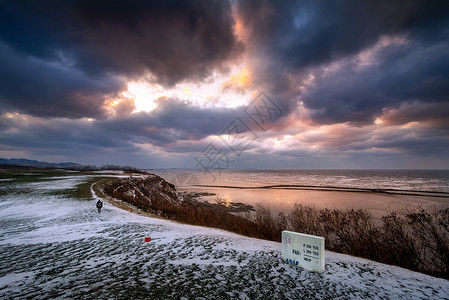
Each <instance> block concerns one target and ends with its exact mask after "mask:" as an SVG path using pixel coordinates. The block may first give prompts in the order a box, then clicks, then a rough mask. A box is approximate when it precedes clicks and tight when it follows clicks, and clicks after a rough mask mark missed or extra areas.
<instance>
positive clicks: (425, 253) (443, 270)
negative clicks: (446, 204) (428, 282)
mask: <svg viewBox="0 0 449 300" xmlns="http://www.w3.org/2000/svg"><path fill="white" fill-rule="evenodd" d="M405 217H406V219H407V221H408V225H409V227H410V230H411V232H412V233H413V236H414V238H415V239H416V240H417V243H418V245H419V247H420V249H421V251H420V264H419V269H421V270H423V271H425V272H427V273H437V274H441V275H442V276H444V277H446V278H448V277H449V227H448V223H449V221H448V219H449V209H444V210H439V211H436V212H434V213H429V212H427V211H425V210H424V209H422V208H420V209H418V210H416V211H413V212H409V213H407V214H406V215H405Z"/></svg>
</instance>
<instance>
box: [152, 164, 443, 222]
mask: <svg viewBox="0 0 449 300" xmlns="http://www.w3.org/2000/svg"><path fill="white" fill-rule="evenodd" d="M151 172H153V173H156V174H158V175H160V176H161V177H163V178H164V179H166V180H167V181H170V182H172V183H174V184H175V185H176V186H177V188H178V190H182V191H193V192H211V193H215V194H217V195H216V196H210V197H204V200H208V201H211V200H213V199H214V198H216V197H220V198H221V199H223V200H225V201H228V202H243V203H247V204H251V205H262V206H265V207H268V208H270V209H273V210H274V211H289V210H291V209H292V208H293V206H294V204H304V205H309V206H314V207H318V208H325V207H327V208H338V209H348V208H365V209H368V210H370V211H371V212H373V213H375V214H376V215H383V214H385V213H388V212H390V211H397V210H401V209H404V208H410V207H417V206H421V207H424V208H428V209H435V208H441V207H445V206H446V207H447V206H448V205H449V194H448V193H449V170H224V171H221V173H218V172H215V173H213V174H214V176H211V175H210V174H208V173H206V172H204V171H201V170H194V171H191V170H188V171H186V170H151ZM200 185H203V186H200ZM204 185H213V186H222V187H205V186H204ZM270 185H300V186H314V187H339V188H362V189H379V190H398V191H409V193H415V192H419V193H418V194H420V195H400V194H395V195H390V194H383V193H361V192H357V191H356V192H348V191H343V192H342V191H333V190H326V191H317V190H308V189H287V188H284V189H258V188H256V187H262V186H270ZM235 187H250V188H251V187H252V188H251V189H238V188H235ZM423 192H426V193H423ZM428 192H431V193H428ZM436 192H438V193H440V194H438V196H439V197H435V195H436V194H435V193H436ZM399 193H400V192H399Z"/></svg>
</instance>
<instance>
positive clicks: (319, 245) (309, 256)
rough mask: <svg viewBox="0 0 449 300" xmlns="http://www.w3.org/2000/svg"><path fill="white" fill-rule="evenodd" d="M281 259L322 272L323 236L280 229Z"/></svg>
mask: <svg viewBox="0 0 449 300" xmlns="http://www.w3.org/2000/svg"><path fill="white" fill-rule="evenodd" d="M282 259H283V260H284V261H285V262H287V263H289V264H292V265H296V266H300V267H302V268H304V269H307V270H310V271H313V272H319V273H323V272H324V237H320V236H314V235H308V234H303V233H297V232H293V231H287V230H284V231H282Z"/></svg>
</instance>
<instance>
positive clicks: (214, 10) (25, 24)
mask: <svg viewBox="0 0 449 300" xmlns="http://www.w3.org/2000/svg"><path fill="white" fill-rule="evenodd" d="M233 25H234V21H233V18H232V12H231V7H230V4H229V3H228V2H227V1H215V2H209V1H193V2H192V1H138V0H136V1H126V2H125V1H36V2H33V1H10V2H6V1H3V2H2V3H1V4H0V43H1V44H0V45H1V51H2V52H3V53H2V62H1V63H2V64H5V66H3V67H1V68H0V78H1V79H0V88H1V89H0V96H1V97H2V102H6V103H7V104H9V105H14V106H15V105H17V107H18V108H20V109H22V110H23V111H26V112H29V113H32V114H36V115H40V114H44V115H45V114H46V115H61V116H73V117H78V116H80V115H83V114H85V116H92V115H94V116H101V115H102V114H104V111H102V108H101V103H102V101H103V100H104V98H105V97H107V96H108V95H109V94H110V93H111V92H114V91H115V92H119V91H120V90H121V89H123V83H121V84H119V82H117V81H118V80H117V79H116V78H117V77H118V76H122V78H123V77H125V78H128V79H131V78H139V77H141V76H142V75H144V74H145V73H146V72H147V71H149V72H151V74H152V75H153V77H152V78H150V80H154V81H157V82H158V83H161V84H163V85H166V86H170V85H173V84H175V83H177V82H180V81H183V80H192V81H193V80H202V79H204V78H205V77H207V76H208V75H210V74H211V72H212V71H213V70H214V69H224V68H225V66H224V63H226V62H227V61H228V60H229V59H232V58H233V57H235V56H236V55H237V54H238V53H239V52H240V51H241V50H242V46H241V45H240V44H239V43H238V42H237V41H236V40H235V38H234V34H233ZM33 74H36V75H37V76H40V78H38V77H37V76H36V77H34V78H33V77H32V75H33ZM72 81H73V82H72ZM91 81H93V82H95V83H96V84H97V86H95V83H92V82H91ZM111 82H113V83H112V84H111ZM25 90H27V91H25ZM34 101H36V103H34V105H33V104H32V103H33V102H34ZM77 101H78V102H79V103H80V108H75V107H74V105H75V103H76V102H77ZM18 102H20V103H18ZM62 102H67V103H62ZM46 104H48V105H46ZM59 106H61V108H60V109H58V108H57V107H59ZM47 110H48V111H47ZM66 110H72V115H69V114H68V113H67V112H66Z"/></svg>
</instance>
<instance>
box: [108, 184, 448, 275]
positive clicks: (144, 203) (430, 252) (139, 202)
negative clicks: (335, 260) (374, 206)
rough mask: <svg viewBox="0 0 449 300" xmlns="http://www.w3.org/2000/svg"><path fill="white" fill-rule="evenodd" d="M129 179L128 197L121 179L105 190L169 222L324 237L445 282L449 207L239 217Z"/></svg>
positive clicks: (272, 236)
mask: <svg viewBox="0 0 449 300" xmlns="http://www.w3.org/2000/svg"><path fill="white" fill-rule="evenodd" d="M160 179H161V178H160ZM133 180H134V182H139V180H137V181H136V179H128V182H130V185H133V184H134V185H135V186H136V187H138V189H135V188H134V192H132V193H131V192H130V190H133V188H132V187H131V186H130V185H128V186H126V185H124V184H123V183H124V181H123V180H121V181H120V180H118V181H117V180H115V181H113V182H111V183H109V184H107V185H106V186H105V188H104V191H105V192H106V193H107V194H108V195H110V196H112V197H115V198H118V199H120V200H123V201H126V202H129V203H131V204H133V205H136V206H137V207H139V208H141V209H143V210H145V211H147V212H150V213H154V214H157V215H159V216H162V217H164V218H167V219H171V220H176V221H179V222H183V223H188V224H193V225H200V226H207V227H214V228H220V229H224V230H228V231H232V232H235V233H239V234H243V235H246V236H250V237H255V238H261V239H266V240H272V241H279V242H280V239H281V232H282V231H283V230H292V231H296V232H301V233H307V234H312V235H318V236H323V237H324V238H325V241H326V248H327V249H328V250H331V251H335V252H339V253H345V254H350V255H355V256H360V257H364V258H368V259H372V260H375V261H378V262H383V263H387V264H393V265H397V266H401V267H404V268H408V269H410V270H414V271H419V272H423V273H427V274H431V275H434V276H439V277H444V278H449V208H447V209H443V210H438V211H435V212H432V213H431V212H427V211H425V210H424V209H415V210H408V211H404V212H401V213H395V212H393V213H390V214H389V215H386V216H384V217H382V218H381V219H380V220H379V219H375V218H374V217H373V216H372V215H371V214H370V213H369V212H368V211H366V210H361V209H359V210H353V209H351V210H346V211H342V210H337V209H317V208H313V207H308V206H303V205H295V207H294V209H293V211H292V212H291V213H290V214H289V215H285V214H283V213H280V214H278V215H273V214H272V213H271V211H270V210H268V209H265V208H263V207H258V208H257V209H256V211H255V212H254V213H251V214H247V215H246V216H242V215H237V214H233V213H231V212H230V211H229V210H226V209H223V205H220V203H217V204H216V205H199V204H198V203H195V202H192V201H177V199H176V195H175V194H173V191H174V187H173V186H172V185H170V184H168V183H166V182H165V185H164V184H162V185H161V184H157V186H159V187H162V189H160V190H154V189H153V190H151V189H148V188H147V187H146V186H148V185H149V186H155V184H154V182H153V184H152V183H151V182H147V183H146V184H145V183H143V184H141V185H140V186H139V183H133ZM147 180H149V179H147ZM151 180H154V179H151ZM158 180H159V179H158Z"/></svg>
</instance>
